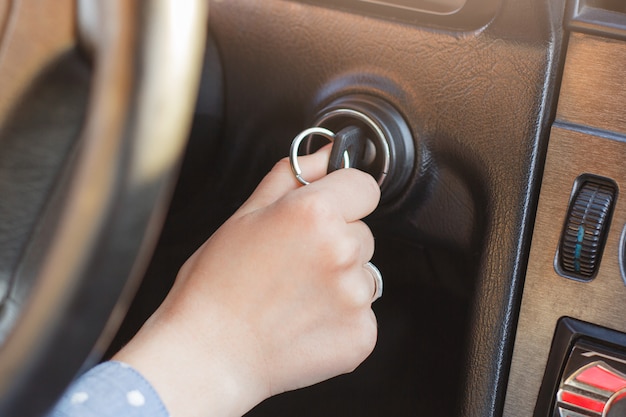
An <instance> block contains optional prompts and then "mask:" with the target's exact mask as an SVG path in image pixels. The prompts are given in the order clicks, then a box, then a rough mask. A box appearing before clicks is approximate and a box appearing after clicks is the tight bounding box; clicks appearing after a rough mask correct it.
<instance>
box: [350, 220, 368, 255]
mask: <svg viewBox="0 0 626 417" xmlns="http://www.w3.org/2000/svg"><path fill="white" fill-rule="evenodd" d="M347 233H348V234H349V235H350V236H354V237H355V238H356V239H358V242H359V244H360V248H361V250H360V254H359V259H358V262H359V263H361V264H365V263H367V262H368V261H369V260H370V259H372V256H374V235H373V234H372V231H371V230H370V228H369V227H368V226H367V225H366V224H365V223H363V222H362V221H355V222H352V223H349V224H348V232H347Z"/></svg>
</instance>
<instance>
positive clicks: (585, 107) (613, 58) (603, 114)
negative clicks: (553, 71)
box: [557, 33, 626, 134]
mask: <svg viewBox="0 0 626 417" xmlns="http://www.w3.org/2000/svg"><path fill="white" fill-rule="evenodd" d="M625 86H626V42H622V41H618V40H614V39H608V38H601V37H597V36H590V35H584V34H581V33H574V34H572V36H571V37H570V41H569V46H568V50H567V59H566V61H565V70H564V73H563V82H562V85H561V94H560V97H559V106H558V111H557V119H558V120H561V121H563V122H566V123H573V124H577V125H584V126H589V127H593V128H596V129H602V130H608V131H613V132H619V133H623V134H626V111H624V103H626V88H624V87H625Z"/></svg>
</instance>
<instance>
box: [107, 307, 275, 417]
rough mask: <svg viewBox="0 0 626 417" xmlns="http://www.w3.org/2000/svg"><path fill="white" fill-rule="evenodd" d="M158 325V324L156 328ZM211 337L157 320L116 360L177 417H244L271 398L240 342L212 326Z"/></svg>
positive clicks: (180, 324)
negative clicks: (140, 377) (149, 386)
mask: <svg viewBox="0 0 626 417" xmlns="http://www.w3.org/2000/svg"><path fill="white" fill-rule="evenodd" d="M155 321H158V324H157V323H155ZM211 322H212V323H215V326H213V327H212V328H211V333H212V334H211V335H207V334H206V333H201V332H198V331H194V330H195V329H189V328H186V327H187V323H185V322H182V323H181V322H172V321H170V320H161V319H156V318H152V319H151V320H150V321H148V322H147V323H146V324H145V325H144V327H143V328H142V329H141V331H140V332H139V333H138V334H137V335H136V336H135V337H134V338H133V339H132V340H131V341H130V342H129V343H128V345H126V346H125V347H124V348H123V349H122V350H121V351H120V352H118V353H117V354H116V355H115V356H114V357H113V359H114V360H117V361H120V362H124V363H127V364H129V365H131V366H132V367H133V368H135V369H136V370H137V371H138V372H140V373H141V374H142V375H143V377H144V378H145V379H146V380H148V381H149V382H150V383H151V384H152V386H153V387H154V389H155V390H156V392H157V393H158V394H159V396H160V397H161V400H162V401H163V403H164V404H165V406H166V407H167V409H168V410H169V412H170V414H171V415H172V416H174V417H199V416H207V415H211V416H220V417H222V416H224V417H226V416H233V417H235V416H241V415H243V414H245V413H246V412H247V411H248V410H250V409H251V408H252V407H254V406H255V405H256V404H258V403H259V402H261V401H262V400H263V399H265V398H266V397H267V396H268V394H267V393H266V392H265V390H263V389H262V388H263V386H262V384H259V383H258V382H255V378H254V375H253V374H252V372H251V371H250V368H249V367H248V366H247V364H246V353H245V352H241V351H237V349H241V345H242V343H241V341H240V340H232V342H231V343H229V341H228V339H229V338H230V339H234V338H233V337H232V336H229V335H228V333H227V332H223V331H220V330H221V329H220V324H219V323H220V322H219V321H213V320H212V321H211Z"/></svg>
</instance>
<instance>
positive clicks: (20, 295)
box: [0, 0, 208, 417]
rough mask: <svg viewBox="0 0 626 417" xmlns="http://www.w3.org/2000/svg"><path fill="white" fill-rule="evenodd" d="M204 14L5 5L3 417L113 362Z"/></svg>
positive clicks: (162, 197) (1, 21) (157, 211)
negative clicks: (109, 349) (109, 353)
mask: <svg viewBox="0 0 626 417" xmlns="http://www.w3.org/2000/svg"><path fill="white" fill-rule="evenodd" d="M207 12H208V2H207V1H206V0H185V1H180V0H145V1H141V0H137V1H128V0H3V1H2V2H0V415H3V416H21V417H28V416H37V415H41V414H43V413H44V412H46V410H47V409H48V408H49V407H50V406H51V405H52V404H53V403H54V401H55V400H56V398H58V396H59V395H60V394H61V393H62V391H63V390H64V388H65V387H66V386H67V385H68V384H69V382H70V381H71V380H72V378H73V377H74V376H75V375H76V374H77V372H79V371H80V370H81V367H86V366H90V365H91V364H93V363H94V362H95V361H97V360H98V359H99V356H100V355H101V354H102V352H103V350H104V349H105V348H106V346H107V344H108V342H109V341H110V338H111V337H112V336H113V334H114V332H115V329H116V326H117V325H118V324H119V322H120V321H121V318H122V317H123V315H124V312H125V309H126V308H127V306H128V304H129V302H130V300H131V299H132V296H133V294H134V290H135V289H136V288H137V286H138V280H139V279H140V278H141V276H142V272H143V269H144V267H145V265H146V263H147V261H148V260H149V257H150V255H151V250H152V248H153V246H154V244H155V243H156V239H157V237H158V235H159V229H160V224H161V223H162V221H163V218H164V215H165V213H166V209H167V203H168V200H169V197H170V195H171V191H172V189H173V185H174V180H175V174H176V172H177V168H178V166H179V164H180V160H181V156H182V153H183V150H184V147H185V142H186V138H187V133H188V132H187V131H188V128H189V124H190V121H191V116H192V113H193V106H194V103H195V96H196V91H197V86H198V81H199V74H200V69H201V68H200V67H201V63H202V55H203V52H204V41H205V39H206V26H207Z"/></svg>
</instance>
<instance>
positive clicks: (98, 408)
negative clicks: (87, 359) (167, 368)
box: [48, 361, 170, 417]
mask: <svg viewBox="0 0 626 417" xmlns="http://www.w3.org/2000/svg"><path fill="white" fill-rule="evenodd" d="M169 415H170V414H169V413H168V412H167V409H166V408H165V405H164V404H163V402H162V401H161V398H160V397H159V395H158V394H157V393H156V391H155V390H154V388H153V387H152V385H150V383H149V382H148V381H147V380H146V379H145V378H144V377H143V376H142V375H141V374H140V373H139V372H137V371H136V370H135V369H133V368H132V367H131V366H130V365H127V364H125V363H122V362H117V361H109V362H104V363H101V364H100V365H98V366H96V367H94V368H93V369H91V370H90V371H88V372H86V373H85V374H84V375H82V376H80V377H79V378H78V379H77V380H76V381H74V383H73V384H72V385H71V386H70V387H69V388H68V389H67V391H66V392H65V394H64V395H63V397H61V399H60V400H59V402H58V403H57V405H56V406H55V407H54V408H53V410H52V412H51V413H50V414H49V415H48V417H78V416H80V417H119V416H124V417H147V416H150V417H169Z"/></svg>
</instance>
